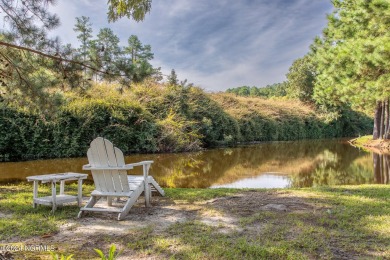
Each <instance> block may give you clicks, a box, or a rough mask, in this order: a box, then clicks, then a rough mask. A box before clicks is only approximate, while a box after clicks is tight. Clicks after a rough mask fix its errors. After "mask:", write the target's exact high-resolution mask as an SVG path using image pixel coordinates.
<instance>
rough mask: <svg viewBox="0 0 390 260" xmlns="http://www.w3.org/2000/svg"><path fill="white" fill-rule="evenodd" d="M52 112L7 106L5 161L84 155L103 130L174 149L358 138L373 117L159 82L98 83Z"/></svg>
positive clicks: (1, 148)
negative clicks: (332, 116)
mask: <svg viewBox="0 0 390 260" xmlns="http://www.w3.org/2000/svg"><path fill="white" fill-rule="evenodd" d="M64 100H66V101H65V102H64V104H63V105H62V106H61V107H60V108H58V111H55V112H53V113H52V114H51V115H50V116H48V115H46V116H45V115H43V114H33V113H29V112H26V110H25V109H24V110H21V109H18V108H15V107H12V106H5V105H3V106H2V107H1V110H0V111H1V112H0V156H1V158H0V159H2V160H21V159H37V158H53V157H73V156H85V154H86V150H87V148H88V146H89V143H90V142H91V140H92V139H94V138H95V137H97V136H104V137H106V138H107V139H109V140H111V141H112V142H113V143H114V144H115V145H117V146H118V147H119V148H120V149H121V150H123V151H124V153H131V152H174V151H191V150H198V149H201V148H202V147H212V146H216V145H232V144H235V143H237V142H253V141H271V140H297V139H305V138H328V137H341V136H355V135H358V134H366V133H367V132H369V131H370V127H371V119H370V118H367V117H365V116H362V115H360V114H358V113H356V112H353V111H349V110H345V111H344V112H343V113H342V116H341V117H340V118H339V119H338V120H333V121H329V120H326V117H325V116H324V115H317V114H315V113H316V112H315V111H314V110H313V109H312V108H310V107H307V106H305V105H303V104H302V103H299V102H298V101H293V100H281V101H277V100H264V99H260V98H242V97H234V96H232V95H226V94H207V93H205V92H204V91H202V90H201V89H199V88H196V87H181V86H168V85H162V84H157V83H154V82H144V83H143V84H139V85H135V86H134V87H133V88H132V89H131V90H125V91H124V92H122V93H120V92H118V91H117V90H116V89H115V87H114V86H110V85H104V84H100V85H96V86H94V87H93V88H91V89H90V90H88V91H86V93H83V94H80V93H74V92H71V93H67V94H64Z"/></svg>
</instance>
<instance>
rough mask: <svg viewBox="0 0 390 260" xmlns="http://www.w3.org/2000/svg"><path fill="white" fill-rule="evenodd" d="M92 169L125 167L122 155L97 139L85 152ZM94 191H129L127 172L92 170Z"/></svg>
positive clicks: (114, 148) (112, 146) (100, 139)
mask: <svg viewBox="0 0 390 260" xmlns="http://www.w3.org/2000/svg"><path fill="white" fill-rule="evenodd" d="M87 156H88V161H89V164H90V165H91V166H92V167H117V166H123V165H125V160H124V157H123V153H122V151H121V150H119V149H118V148H117V147H114V145H113V144H112V143H111V142H110V141H108V140H106V139H104V138H102V137H98V138H96V139H95V140H93V141H92V142H91V147H90V148H89V149H88V152H87ZM92 177H93V181H94V183H95V187H96V190H98V191H101V192H128V191H130V188H129V182H128V179H127V172H126V171H125V170H92Z"/></svg>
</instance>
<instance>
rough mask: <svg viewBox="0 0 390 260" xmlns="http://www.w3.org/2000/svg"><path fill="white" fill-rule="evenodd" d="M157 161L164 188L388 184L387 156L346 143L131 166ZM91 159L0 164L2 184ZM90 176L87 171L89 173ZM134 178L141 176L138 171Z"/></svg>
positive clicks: (169, 157) (164, 158)
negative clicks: (137, 175)
mask: <svg viewBox="0 0 390 260" xmlns="http://www.w3.org/2000/svg"><path fill="white" fill-rule="evenodd" d="M142 160H153V161H154V164H153V166H152V168H151V170H150V174H151V175H152V176H154V178H155V179H156V180H157V181H158V182H159V183H160V184H161V185H162V186H163V187H180V188H218V187H228V188H230V187H231V188H286V187H313V186H325V185H344V184H350V185H354V184H366V183H367V184H368V183H371V184H372V183H383V184H385V183H386V184H388V183H389V166H390V163H389V162H390V160H389V158H388V156H383V155H377V154H372V153H368V152H365V151H362V150H359V149H357V148H354V147H352V146H351V145H350V144H348V142H347V141H346V140H305V141H295V142H269V143H262V144H256V145H248V146H241V147H236V148H221V149H212V150H206V151H200V152H193V153H177V154H136V155H130V156H127V157H126V162H127V163H132V162H137V161H142ZM87 163H88V162H87V159H86V158H71V159H52V160H36V161H26V162H2V163H0V182H1V183H9V182H13V181H20V180H23V181H25V180H26V177H27V176H31V175H40V174H48V173H61V172H80V173H83V172H84V171H82V170H81V168H82V165H83V164H87ZM84 173H88V172H84ZM133 173H134V174H141V169H135V171H133Z"/></svg>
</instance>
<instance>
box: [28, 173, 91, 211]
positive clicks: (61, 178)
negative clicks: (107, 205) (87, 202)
mask: <svg viewBox="0 0 390 260" xmlns="http://www.w3.org/2000/svg"><path fill="white" fill-rule="evenodd" d="M87 177H88V174H82V173H74V172H66V173H55V174H46V175H37V176H29V177H27V180H28V181H33V182H34V184H33V207H34V208H36V206H37V205H38V204H42V205H48V206H52V211H53V212H54V211H55V210H56V209H57V205H62V204H64V203H69V202H75V201H77V203H78V205H79V207H81V201H82V185H83V180H84V179H86V178H87ZM72 180H77V182H78V189H77V196H72V195H66V194H65V182H66V181H72ZM39 182H42V183H48V182H51V196H46V197H38V183H39ZM57 182H60V194H59V195H57V190H56V185H57Z"/></svg>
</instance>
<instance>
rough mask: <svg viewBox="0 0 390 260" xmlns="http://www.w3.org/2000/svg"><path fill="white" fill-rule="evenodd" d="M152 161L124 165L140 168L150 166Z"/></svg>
mask: <svg viewBox="0 0 390 260" xmlns="http://www.w3.org/2000/svg"><path fill="white" fill-rule="evenodd" d="M153 162H154V161H142V162H137V163H129V164H126V165H129V166H133V167H134V166H142V165H148V164H152V163H153Z"/></svg>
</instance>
